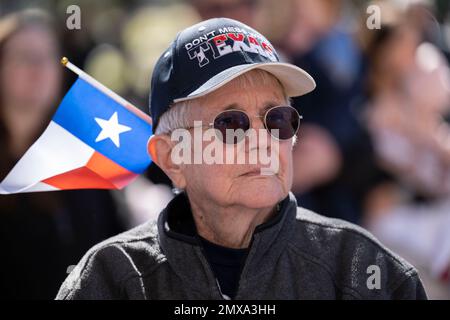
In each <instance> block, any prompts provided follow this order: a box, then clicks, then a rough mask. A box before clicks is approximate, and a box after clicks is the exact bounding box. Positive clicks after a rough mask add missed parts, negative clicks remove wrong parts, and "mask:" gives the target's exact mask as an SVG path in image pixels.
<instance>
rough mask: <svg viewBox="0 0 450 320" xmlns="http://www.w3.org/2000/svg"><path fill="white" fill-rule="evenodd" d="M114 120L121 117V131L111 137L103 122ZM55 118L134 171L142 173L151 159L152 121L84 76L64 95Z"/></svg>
mask: <svg viewBox="0 0 450 320" xmlns="http://www.w3.org/2000/svg"><path fill="white" fill-rule="evenodd" d="M115 113H116V114H115ZM113 120H117V121H118V125H119V127H118V128H120V129H121V132H120V133H118V134H111V138H108V137H107V136H108V133H111V130H109V131H108V130H104V129H103V128H102V126H101V125H100V123H101V124H104V123H106V124H108V123H115V121H113ZM53 121H54V122H56V123H57V124H59V125H60V126H62V127H63V128H65V129H66V130H67V131H69V132H70V133H71V134H73V135H74V136H76V137H77V138H79V139H80V140H82V141H83V142H85V143H86V144H87V145H89V146H90V147H92V148H93V149H95V150H96V151H97V152H99V153H101V154H103V155H104V156H106V157H107V158H109V159H111V160H112V161H114V162H116V163H117V164H119V165H121V166H123V167H124V168H126V169H128V170H130V171H132V172H135V173H142V172H143V171H144V170H145V169H146V168H147V167H148V166H149V165H150V163H151V159H150V156H149V155H148V153H147V142H148V139H149V138H150V137H151V135H152V127H151V125H150V124H149V123H147V122H146V121H144V120H143V119H141V118H139V117H138V116H137V115H135V114H134V113H132V112H130V111H129V110H127V109H126V108H124V107H123V106H122V105H120V104H119V103H117V102H116V101H115V100H113V99H112V98H110V97H109V96H107V95H105V94H104V93H103V92H101V91H100V90H98V89H97V88H95V87H93V86H92V85H91V84H89V83H87V82H86V81H84V80H83V79H81V78H78V79H77V81H76V82H75V83H74V84H73V85H72V87H71V88H70V90H69V91H68V92H67V94H66V95H65V97H64V99H63V100H62V102H61V104H60V106H59V108H58V110H57V111H56V113H55V115H54V117H53ZM113 128H117V126H113ZM102 130H104V132H102ZM113 132H114V130H113ZM96 140H98V141H97V142H96Z"/></svg>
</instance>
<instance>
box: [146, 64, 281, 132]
mask: <svg viewBox="0 0 450 320" xmlns="http://www.w3.org/2000/svg"><path fill="white" fill-rule="evenodd" d="M274 80H276V82H277V83H278V84H279V85H280V88H281V89H282V90H283V95H284V97H285V99H286V102H287V103H290V98H289V97H288V96H287V95H286V92H285V90H284V87H283V85H282V84H281V82H280V81H279V80H278V79H277V78H276V77H275V76H274V75H272V74H271V73H269V72H267V71H264V70H261V69H253V70H251V71H248V72H246V73H244V74H242V75H240V76H238V77H237V78H235V79H233V80H232V81H235V82H237V85H238V86H240V87H247V86H254V85H256V84H271V83H273V81H274ZM199 99H201V98H198V99H192V100H185V101H180V102H177V103H174V104H172V105H171V106H170V107H169V109H168V110H167V111H166V112H164V113H163V114H162V115H161V117H160V118H159V123H158V124H157V127H156V129H155V134H170V133H171V132H172V131H174V130H176V129H179V128H187V127H189V126H190V125H191V124H190V123H189V121H190V119H189V116H188V115H189V109H190V108H191V106H192V105H194V104H196V103H198V100H199Z"/></svg>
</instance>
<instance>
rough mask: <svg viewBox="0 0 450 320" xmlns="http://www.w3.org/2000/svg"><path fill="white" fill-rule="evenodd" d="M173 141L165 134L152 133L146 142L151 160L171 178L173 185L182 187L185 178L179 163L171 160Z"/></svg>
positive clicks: (184, 184) (184, 183)
mask: <svg viewBox="0 0 450 320" xmlns="http://www.w3.org/2000/svg"><path fill="white" fill-rule="evenodd" d="M173 146H174V142H173V141H172V140H171V139H170V137H169V136H166V135H153V136H152V137H151V138H150V139H149V141H148V144H147V150H148V153H149V154H150V156H151V158H152V161H153V162H155V163H156V164H157V165H158V167H160V168H161V170H163V171H164V173H165V174H166V175H167V176H168V177H169V178H170V180H172V183H173V184H174V186H175V187H177V188H180V189H184V188H185V186H186V179H185V176H184V172H183V170H182V167H181V165H180V164H176V163H174V162H173V161H172V149H173Z"/></svg>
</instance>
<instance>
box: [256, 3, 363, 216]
mask: <svg viewBox="0 0 450 320" xmlns="http://www.w3.org/2000/svg"><path fill="white" fill-rule="evenodd" d="M262 7H263V8H262V10H261V13H260V14H259V18H258V19H257V21H258V22H259V23H260V24H261V28H262V29H263V30H264V29H265V28H268V29H271V30H272V33H270V32H269V34H272V37H273V38H275V41H274V42H275V43H276V44H277V45H278V47H279V48H281V50H282V52H283V53H284V55H285V59H286V60H288V61H291V62H292V63H294V64H295V65H297V66H299V67H301V68H303V69H305V70H307V71H308V72H309V73H310V74H311V75H312V76H313V77H314V79H316V82H317V88H316V90H315V91H314V93H312V94H311V95H309V96H307V97H306V96H305V97H300V98H295V99H294V101H293V105H294V106H296V107H297V108H298V110H299V112H300V113H301V114H302V115H303V120H302V121H303V124H304V125H303V126H302V130H301V131H300V132H299V140H298V143H297V145H296V149H295V151H294V159H295V161H294V163H295V168H294V186H293V191H294V192H295V194H296V196H297V200H298V201H299V203H300V204H301V205H302V206H305V207H307V208H309V209H311V210H315V211H318V212H321V213H322V214H324V215H327V216H331V217H336V218H342V219H345V220H347V221H351V222H354V223H360V219H361V211H362V210H361V203H360V201H359V200H360V198H361V197H360V190H361V187H360V184H361V182H360V181H359V180H358V179H355V176H356V177H357V175H355V174H353V172H351V171H350V170H349V168H352V170H354V169H355V163H354V160H355V159H356V157H355V154H361V148H362V149H364V142H365V141H366V137H365V136H364V134H363V133H362V130H361V128H360V125H359V123H358V121H357V120H356V117H355V115H354V113H355V111H354V110H353V108H354V104H355V101H356V100H358V99H359V96H360V95H361V92H362V86H363V81H362V79H363V75H364V73H363V72H364V64H363V57H362V53H361V50H360V47H359V45H358V43H357V41H356V38H355V34H356V31H357V29H356V26H357V24H356V19H355V17H357V15H355V12H354V7H353V6H352V4H351V3H350V2H349V1H336V0H290V1H286V8H284V9H278V4H277V2H276V1H272V0H266V1H263V2H262ZM272 17H273V18H272ZM271 18H272V19H271ZM271 40H273V39H271Z"/></svg>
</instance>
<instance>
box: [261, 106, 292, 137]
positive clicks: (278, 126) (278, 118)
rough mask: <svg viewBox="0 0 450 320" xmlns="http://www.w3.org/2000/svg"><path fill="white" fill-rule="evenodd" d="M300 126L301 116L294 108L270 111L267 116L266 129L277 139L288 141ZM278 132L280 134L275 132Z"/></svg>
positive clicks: (278, 108)
mask: <svg viewBox="0 0 450 320" xmlns="http://www.w3.org/2000/svg"><path fill="white" fill-rule="evenodd" d="M299 125H300V116H299V114H298V112H297V110H295V109H294V108H293V107H290V106H280V107H275V108H272V109H270V110H269V111H268V112H267V114H266V129H267V130H269V132H271V134H272V135H274V136H275V137H276V138H278V139H281V140H287V139H290V138H292V137H293V136H294V135H295V134H296V133H297V130H298V128H299ZM272 130H278V134H277V133H276V132H277V131H275V132H274V133H272Z"/></svg>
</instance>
